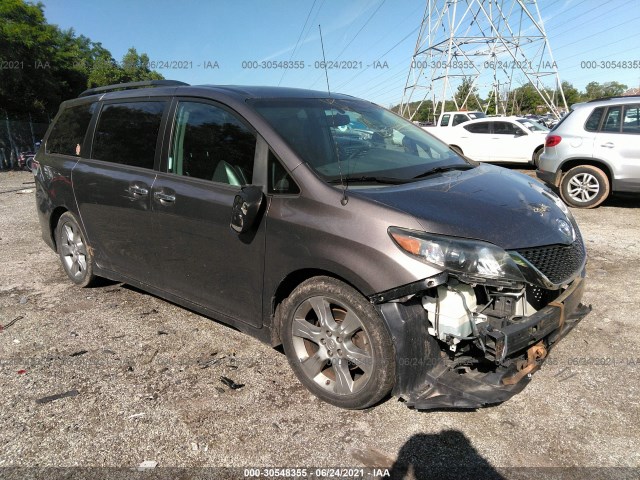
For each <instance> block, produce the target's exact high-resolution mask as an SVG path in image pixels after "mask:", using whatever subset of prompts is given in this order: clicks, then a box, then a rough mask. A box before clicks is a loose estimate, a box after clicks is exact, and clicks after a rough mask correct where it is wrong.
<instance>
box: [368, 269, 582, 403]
mask: <svg viewBox="0 0 640 480" xmlns="http://www.w3.org/2000/svg"><path fill="white" fill-rule="evenodd" d="M583 291H584V272H583V274H582V276H581V277H579V278H577V279H576V280H574V281H573V283H572V284H571V285H570V286H569V288H568V289H567V290H565V291H564V292H563V293H562V294H561V295H560V296H559V297H558V298H557V299H556V300H554V301H553V302H551V303H550V304H549V305H547V306H546V307H544V308H542V309H540V310H539V311H538V312H536V313H535V314H533V315H531V316H530V317H528V318H526V319H525V320H523V321H522V322H519V323H518V324H516V325H511V326H509V327H507V328H505V329H502V330H500V331H494V332H492V334H491V335H492V337H494V338H495V339H496V341H495V344H494V346H493V350H494V351H493V352H492V353H491V352H489V354H488V357H489V358H491V359H492V360H494V367H495V368H490V369H487V368H486V364H487V362H485V368H482V369H480V368H466V369H464V373H459V371H457V370H456V369H454V367H455V365H454V364H453V363H452V362H451V361H450V360H449V359H448V357H447V355H446V354H444V353H443V352H441V349H440V346H439V345H438V343H437V341H436V340H435V339H434V338H433V337H432V336H431V335H429V333H428V332H427V326H428V325H427V324H428V322H427V321H426V320H425V314H424V309H423V307H422V305H421V304H420V302H419V301H415V302H409V303H405V304H402V303H397V302H389V303H385V304H379V305H377V308H378V310H379V312H380V313H381V314H382V316H383V317H384V318H385V320H386V322H387V325H388V326H389V329H390V331H391V335H392V337H393V339H394V343H395V346H396V385H395V387H394V390H393V394H394V395H396V396H398V397H400V398H402V399H403V400H405V402H406V403H407V406H410V407H414V408H416V409H420V410H430V409H439V408H479V407H483V406H486V405H491V404H496V403H501V402H504V401H506V400H508V399H509V398H511V397H512V396H513V395H515V394H516V393H518V392H520V391H522V389H524V387H526V385H527V384H528V383H529V381H530V379H531V374H532V373H533V372H535V371H536V370H538V369H539V368H540V366H541V365H542V363H543V362H544V359H545V358H546V355H547V352H548V351H549V350H550V348H551V347H553V346H554V345H555V344H556V343H557V342H558V341H559V340H560V339H561V338H562V337H564V336H565V335H566V334H567V333H568V332H569V331H570V330H571V329H572V328H573V327H575V325H576V324H577V323H578V322H579V321H580V320H582V318H584V316H585V315H587V314H588V313H589V312H590V311H591V307H590V306H585V305H583V304H582V303H581V300H582V294H583ZM483 360H486V359H483ZM510 360H513V361H510Z"/></svg>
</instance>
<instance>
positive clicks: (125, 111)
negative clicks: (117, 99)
mask: <svg viewBox="0 0 640 480" xmlns="http://www.w3.org/2000/svg"><path fill="white" fill-rule="evenodd" d="M166 103H167V102H131V103H112V104H109V105H105V106H104V107H103V108H102V112H101V113H100V119H99V120H98V126H97V127H96V133H95V137H94V141H93V151H92V158H95V159H96V160H105V161H108V162H113V163H121V164H123V165H130V166H133V167H142V168H150V169H152V168H153V162H154V158H155V155H156V142H157V140H158V132H159V131H160V122H161V120H162V113H163V112H164V108H165V105H166Z"/></svg>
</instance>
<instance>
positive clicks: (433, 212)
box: [350, 164, 577, 250]
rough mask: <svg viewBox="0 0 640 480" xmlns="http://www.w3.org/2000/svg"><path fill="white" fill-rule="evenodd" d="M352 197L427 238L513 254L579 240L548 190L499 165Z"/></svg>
mask: <svg viewBox="0 0 640 480" xmlns="http://www.w3.org/2000/svg"><path fill="white" fill-rule="evenodd" d="M350 194H351V195H353V196H358V197H361V198H366V199H369V200H372V201H375V202H377V203H380V204H383V205H386V206H388V207H392V208H394V209H397V210H401V211H404V212H406V213H408V214H410V215H412V216H414V217H415V218H416V219H417V220H418V222H419V223H420V225H421V226H422V227H423V228H424V230H425V231H426V232H429V233H436V234H441V235H450V236H455V237H464V238H470V239H477V240H484V241H486V242H490V243H493V244H495V245H498V246H500V247H502V248H504V249H507V250H514V249H522V248H529V247H537V246H542V245H553V244H565V245H566V244H570V243H571V242H572V241H573V239H574V238H575V235H576V234H577V226H576V225H575V221H574V220H573V218H572V216H571V214H570V213H565V211H567V210H566V208H565V207H564V204H563V203H562V201H561V200H560V199H559V198H558V197H557V196H556V195H555V194H554V193H552V192H551V191H550V190H549V189H548V188H547V187H545V186H544V185H542V184H541V183H539V182H538V181H537V180H535V179H533V178H531V177H529V176H527V175H524V174H521V173H517V172H513V171H511V170H508V169H506V168H502V167H496V166H493V165H487V164H481V165H480V166H478V167H476V168H473V169H471V170H465V171H455V170H454V171H450V172H445V173H442V174H437V175H435V176H433V177H430V178H428V179H425V180H423V181H418V182H415V183H408V184H403V185H398V186H393V187H386V188H371V189H366V188H363V189H353V190H351V192H350ZM565 222H567V223H569V224H571V225H572V226H573V228H574V232H572V231H571V228H570V227H569V226H568V225H567V224H566V223H565ZM561 227H562V228H561ZM572 233H573V235H572Z"/></svg>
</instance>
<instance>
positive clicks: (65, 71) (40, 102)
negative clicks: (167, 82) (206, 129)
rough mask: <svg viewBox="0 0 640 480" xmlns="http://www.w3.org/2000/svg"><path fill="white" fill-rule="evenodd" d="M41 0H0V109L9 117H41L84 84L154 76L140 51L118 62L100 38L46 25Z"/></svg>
mask: <svg viewBox="0 0 640 480" xmlns="http://www.w3.org/2000/svg"><path fill="white" fill-rule="evenodd" d="M43 8H44V7H43V5H42V4H41V3H37V4H32V3H27V2H26V1H25V0H0V60H1V61H3V62H6V64H7V65H11V68H3V69H0V110H4V111H5V112H7V114H9V115H10V116H12V117H14V118H15V117H18V118H19V117H22V118H24V117H26V116H31V117H32V118H33V119H34V120H37V119H38V117H39V116H40V120H44V119H47V120H48V118H49V117H50V116H51V115H53V114H54V113H55V112H56V110H57V109H58V105H59V104H60V103H61V102H62V101H63V100H67V99H69V98H74V97H77V96H78V94H79V93H80V92H82V91H83V90H85V89H86V88H87V87H95V86H102V85H107V84H112V83H119V82H123V81H137V80H156V79H158V80H159V79H162V78H163V77H162V75H160V74H159V73H157V72H153V71H151V70H149V68H148V63H149V59H148V57H147V55H146V54H144V53H143V54H138V53H137V51H136V50H135V48H131V49H129V51H128V52H127V54H126V55H125V56H124V58H123V61H122V67H121V66H119V65H118V64H117V63H116V61H115V60H114V59H113V57H112V55H111V53H110V52H109V51H108V50H107V49H106V48H104V47H103V46H102V45H101V44H100V43H95V42H93V41H91V40H90V39H89V38H87V37H85V36H83V35H79V36H78V35H76V34H75V32H74V31H73V29H69V30H61V29H60V28H58V27H57V26H56V25H50V24H49V23H47V20H46V18H45V16H44V11H43Z"/></svg>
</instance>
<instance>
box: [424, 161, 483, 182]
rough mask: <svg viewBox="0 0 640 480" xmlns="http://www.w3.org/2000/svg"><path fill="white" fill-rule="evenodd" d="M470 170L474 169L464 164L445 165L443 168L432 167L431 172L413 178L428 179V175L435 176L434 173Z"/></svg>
mask: <svg viewBox="0 0 640 480" xmlns="http://www.w3.org/2000/svg"><path fill="white" fill-rule="evenodd" d="M471 168H474V166H473V165H469V164H466V163H464V164H458V165H445V166H443V167H434V168H432V169H431V170H427V171H426V172H424V173H421V174H420V175H416V176H415V177H413V178H414V179H416V178H424V177H428V176H429V175H435V174H436V173H442V172H449V171H451V170H469V169H471Z"/></svg>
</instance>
